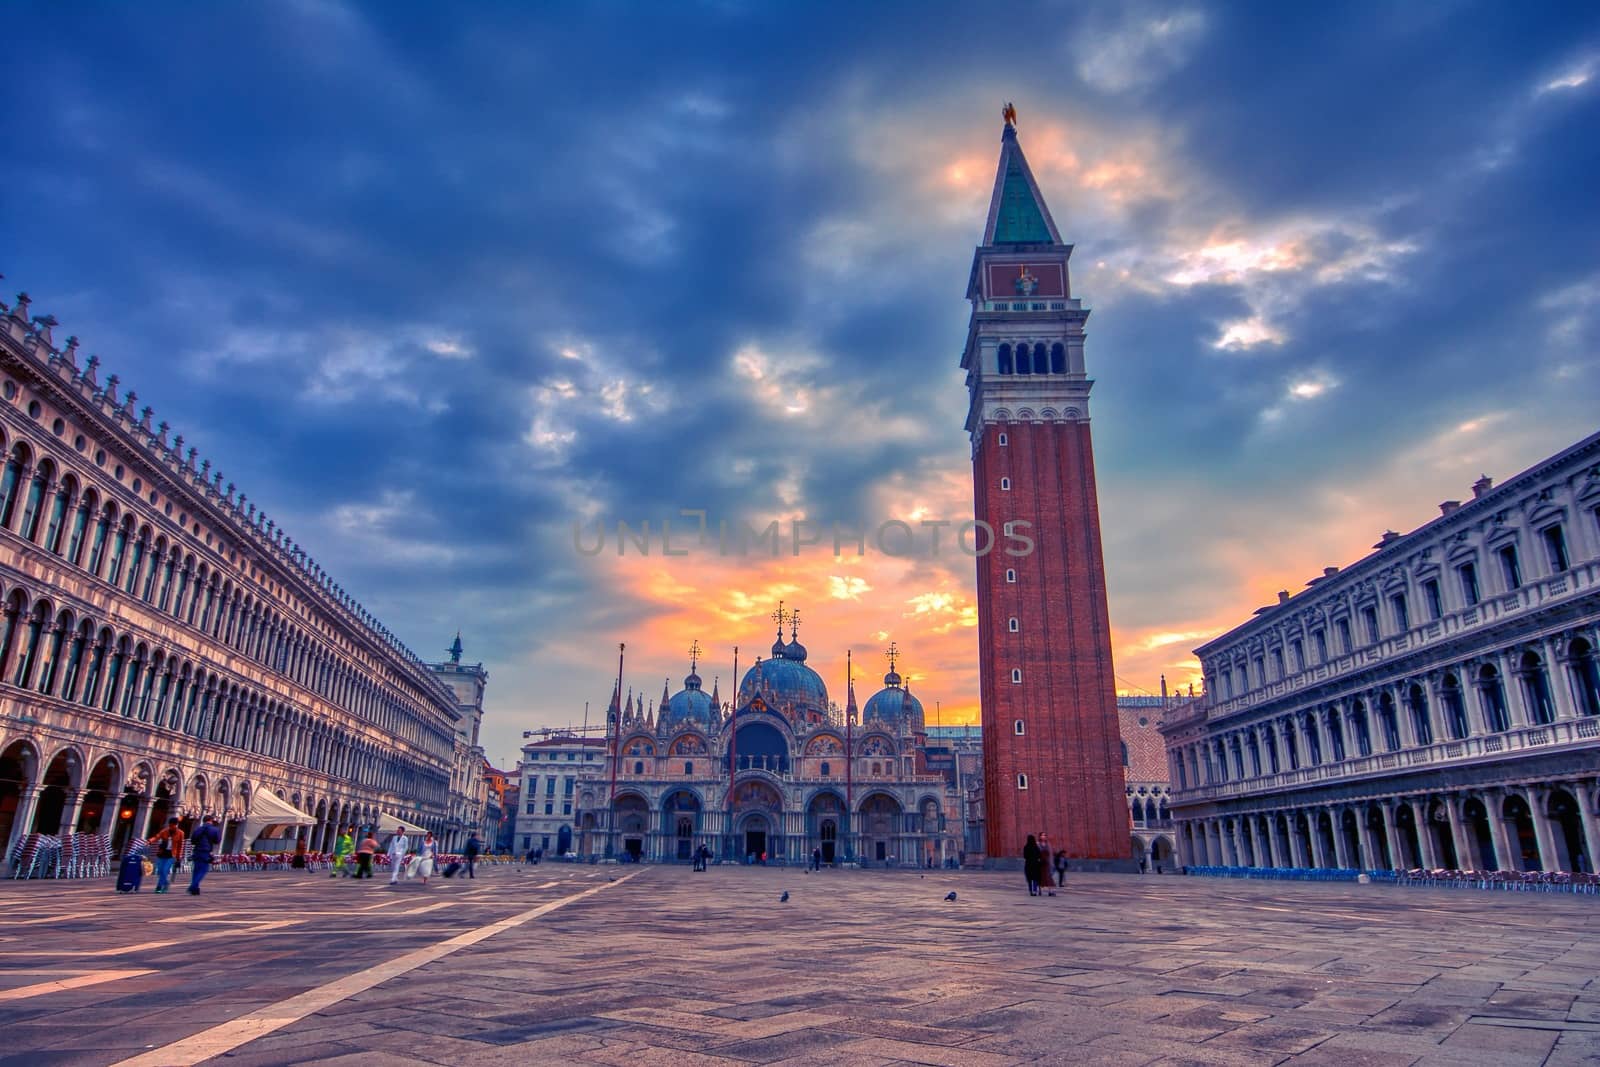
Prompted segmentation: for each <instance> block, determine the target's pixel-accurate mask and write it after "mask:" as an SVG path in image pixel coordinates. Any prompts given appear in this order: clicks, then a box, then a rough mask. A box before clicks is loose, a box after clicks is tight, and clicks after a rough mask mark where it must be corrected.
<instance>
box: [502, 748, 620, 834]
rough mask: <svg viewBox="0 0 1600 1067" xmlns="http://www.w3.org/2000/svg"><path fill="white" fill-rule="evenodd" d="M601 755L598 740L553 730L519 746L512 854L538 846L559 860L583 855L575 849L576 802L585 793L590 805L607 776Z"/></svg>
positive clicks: (602, 755)
mask: <svg viewBox="0 0 1600 1067" xmlns="http://www.w3.org/2000/svg"><path fill="white" fill-rule="evenodd" d="M606 752H607V745H606V740H605V738H603V737H582V736H579V735H577V734H569V733H559V732H555V731H549V732H547V736H545V737H544V738H543V739H542V740H539V741H532V742H529V743H528V744H526V745H523V746H522V762H521V763H520V764H518V766H517V774H518V778H519V781H520V783H521V784H520V786H519V787H518V790H517V792H518V802H519V804H520V807H519V808H518V809H517V812H516V818H515V830H514V831H513V838H514V841H513V843H512V849H511V850H512V851H513V852H515V853H517V854H518V855H525V854H526V853H527V852H528V850H529V849H535V848H542V849H544V851H545V852H546V853H547V854H550V855H554V856H559V855H562V854H564V853H567V852H574V851H587V849H586V848H580V847H579V846H580V845H583V844H584V843H583V842H581V841H579V840H578V833H577V827H578V805H579V803H580V800H579V798H580V796H583V795H587V796H588V797H589V798H590V800H589V803H590V804H591V805H592V804H593V803H594V800H593V797H594V796H595V790H594V785H595V783H596V782H598V781H600V780H601V779H602V778H603V776H604V775H606V774H608V773H609V772H610V764H609V762H608V761H607V759H606ZM591 821H592V815H591Z"/></svg>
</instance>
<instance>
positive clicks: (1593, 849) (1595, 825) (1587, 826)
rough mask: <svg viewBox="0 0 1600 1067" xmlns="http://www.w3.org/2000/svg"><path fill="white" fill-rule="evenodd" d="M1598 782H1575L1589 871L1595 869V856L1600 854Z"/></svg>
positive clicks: (1591, 871)
mask: <svg viewBox="0 0 1600 1067" xmlns="http://www.w3.org/2000/svg"><path fill="white" fill-rule="evenodd" d="M1596 784H1597V783H1596V782H1594V781H1589V782H1577V783H1575V786H1576V787H1575V789H1574V793H1575V794H1576V798H1577V801H1578V818H1579V820H1581V821H1582V823H1583V843H1584V848H1585V849H1587V852H1586V853H1585V855H1584V858H1585V859H1587V860H1588V861H1589V864H1588V866H1589V872H1590V873H1593V872H1594V870H1595V857H1596V856H1600V818H1597V817H1596V815H1595V812H1594V807H1593V805H1594V797H1595V787H1596Z"/></svg>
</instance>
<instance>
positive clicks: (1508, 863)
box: [1483, 789, 1522, 871]
mask: <svg viewBox="0 0 1600 1067" xmlns="http://www.w3.org/2000/svg"><path fill="white" fill-rule="evenodd" d="M1505 802H1506V796H1505V793H1503V792H1502V791H1500V790H1498V789H1496V790H1493V791H1491V792H1489V793H1487V794H1486V795H1485V796H1484V798H1483V806H1484V807H1485V808H1486V809H1488V813H1489V837H1490V839H1491V840H1492V841H1493V842H1494V862H1495V867H1496V868H1497V869H1499V870H1502V871H1520V870H1522V848H1521V846H1520V844H1519V845H1518V847H1517V849H1516V850H1515V851H1512V848H1511V843H1510V841H1509V840H1507V837H1506V819H1505V815H1504V813H1503V812H1504V808H1505Z"/></svg>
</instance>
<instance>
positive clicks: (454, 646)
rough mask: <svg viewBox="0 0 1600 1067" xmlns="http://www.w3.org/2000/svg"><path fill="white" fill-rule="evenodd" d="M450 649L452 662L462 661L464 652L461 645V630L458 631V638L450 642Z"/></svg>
mask: <svg viewBox="0 0 1600 1067" xmlns="http://www.w3.org/2000/svg"><path fill="white" fill-rule="evenodd" d="M448 651H449V653H450V662H451V663H460V662H461V653H462V651H463V649H462V647H461V631H460V630H457V631H456V639H455V640H454V641H452V642H451V643H450V648H449V649H448Z"/></svg>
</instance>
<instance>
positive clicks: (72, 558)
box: [66, 492, 99, 567]
mask: <svg viewBox="0 0 1600 1067" xmlns="http://www.w3.org/2000/svg"><path fill="white" fill-rule="evenodd" d="M98 505H99V498H98V497H96V496H95V495H94V493H93V492H88V493H84V494H83V499H82V500H80V501H79V502H78V510H77V512H76V513H75V514H74V515H73V516H72V535H71V536H70V537H68V538H67V553H66V554H67V562H68V563H70V564H72V565H73V566H74V567H78V566H82V564H83V545H84V541H85V537H84V534H85V533H87V532H88V530H89V520H90V519H91V518H93V516H94V513H95V509H96V508H97V507H98Z"/></svg>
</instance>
